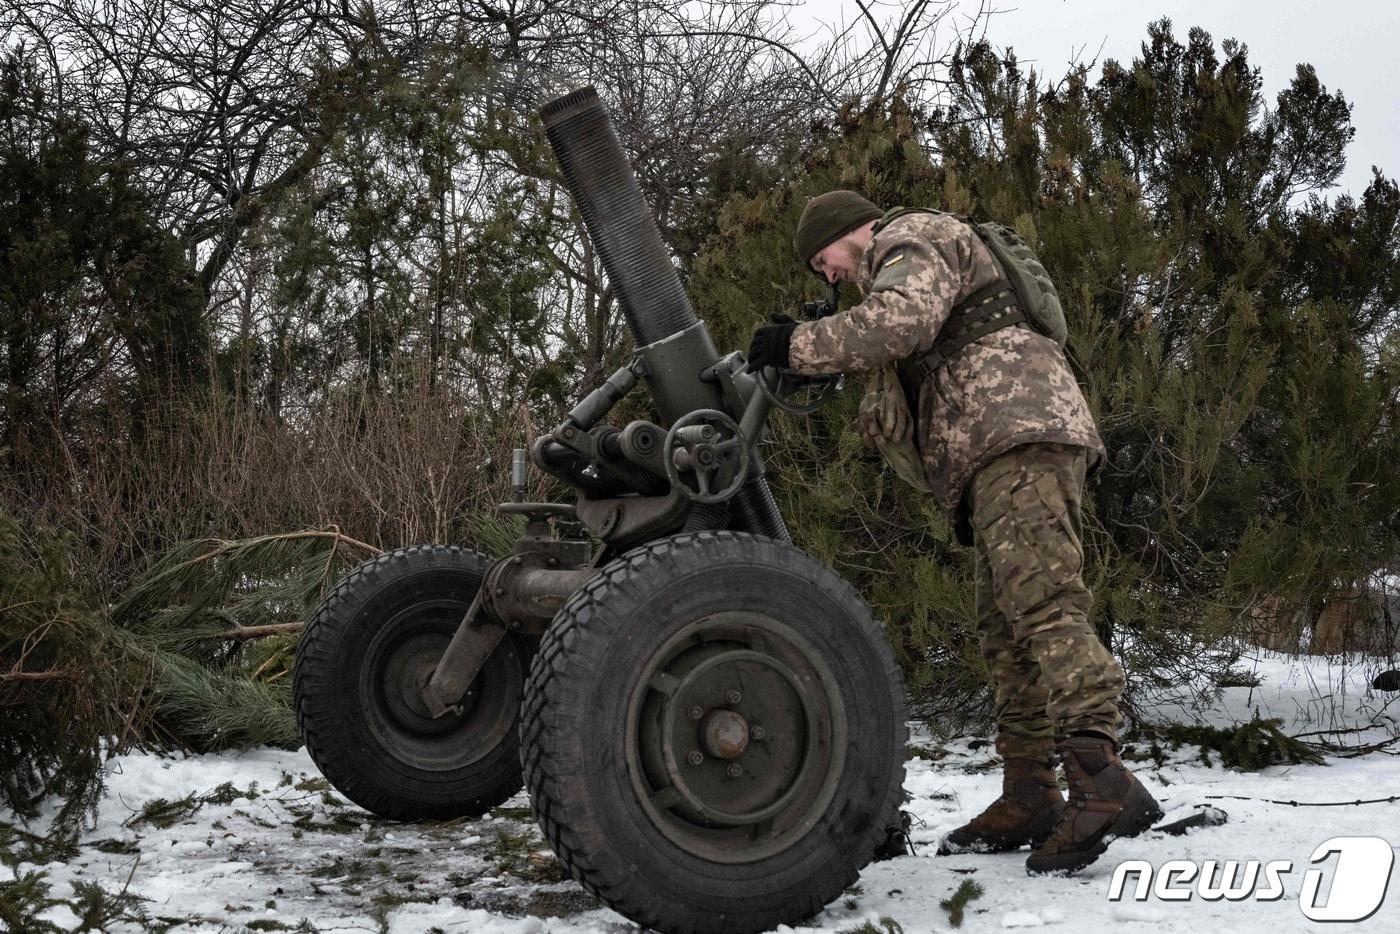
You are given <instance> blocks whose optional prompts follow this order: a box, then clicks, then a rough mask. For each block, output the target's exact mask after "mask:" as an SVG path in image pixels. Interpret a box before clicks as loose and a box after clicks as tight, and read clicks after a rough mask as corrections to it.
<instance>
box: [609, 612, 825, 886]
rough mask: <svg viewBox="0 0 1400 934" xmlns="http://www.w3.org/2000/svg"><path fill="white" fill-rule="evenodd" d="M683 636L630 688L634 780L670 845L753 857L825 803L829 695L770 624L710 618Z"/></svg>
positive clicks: (793, 640)
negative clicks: (639, 681)
mask: <svg viewBox="0 0 1400 934" xmlns="http://www.w3.org/2000/svg"><path fill="white" fill-rule="evenodd" d="M683 633H688V634H684V635H678V636H677V637H673V638H672V639H670V640H668V642H667V644H666V645H665V646H663V647H662V648H661V650H660V651H659V652H657V653H656V654H655V655H654V656H653V662H652V663H651V665H650V666H649V668H648V673H647V674H646V675H645V678H644V681H643V683H642V684H639V685H638V687H637V688H636V695H635V699H634V702H633V705H632V707H633V709H634V710H635V711H636V712H637V716H636V718H635V719H634V720H633V723H634V724H635V728H634V731H632V735H631V737H630V738H629V740H630V741H629V746H630V747H631V749H632V751H634V752H635V755H633V756H629V759H630V760H631V761H632V762H633V763H635V765H634V767H633V773H634V775H633V780H634V784H635V785H636V786H637V787H638V791H639V792H640V793H641V794H642V795H643V797H644V800H645V804H646V807H647V810H648V811H649V813H650V814H651V816H652V819H653V821H654V822H655V823H656V825H657V827H658V828H659V829H660V830H661V831H662V832H663V833H664V834H666V836H667V837H669V838H670V839H671V840H672V841H673V842H676V843H678V844H680V845H681V846H682V847H684V848H685V849H687V850H689V851H691V852H694V853H696V854H697V855H704V856H706V857H707V858H710V859H716V860H719V861H723V862H744V861H748V860H752V859H760V858H762V856H763V855H764V854H765V853H768V852H773V851H775V850H777V849H781V847H782V846H783V845H785V842H786V841H788V840H790V839H792V838H793V837H794V836H796V835H798V834H800V833H802V832H804V831H805V829H806V828H807V827H809V826H810V824H811V822H813V821H815V820H816V817H817V816H818V815H819V813H820V807H821V806H823V803H824V801H826V800H828V799H829V796H830V793H831V790H832V788H833V787H834V786H833V782H834V780H835V779H836V777H837V773H838V772H839V770H840V769H839V765H840V761H841V759H842V757H843V755H844V747H845V742H844V721H843V720H842V717H841V713H840V711H841V704H840V703H839V694H838V690H837V687H836V685H835V683H834V679H832V678H831V677H830V674H829V672H826V671H825V670H824V668H823V667H822V666H819V665H818V664H817V663H815V662H814V661H813V660H812V658H811V657H810V656H809V655H808V654H807V653H806V652H804V651H803V650H802V648H801V647H800V644H799V643H798V638H799V637H797V634H796V633H795V632H793V631H791V630H790V629H789V628H788V627H786V626H784V625H783V624H781V623H779V622H777V621H776V620H773V619H771V618H770V617H766V616H760V615H758V614H749V613H723V614H717V615H716V616H714V617H710V618H708V619H706V620H701V621H699V622H697V623H696V624H693V625H692V627H689V628H688V629H687V630H684V631H683Z"/></svg>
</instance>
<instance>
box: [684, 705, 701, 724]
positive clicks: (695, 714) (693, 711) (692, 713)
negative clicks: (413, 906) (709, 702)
mask: <svg viewBox="0 0 1400 934" xmlns="http://www.w3.org/2000/svg"><path fill="white" fill-rule="evenodd" d="M686 714H687V715H688V716H689V717H690V719H692V720H699V719H700V718H701V717H703V716H705V711H704V710H703V709H702V708H701V707H700V705H699V704H696V705H694V706H693V707H691V708H690V709H689V710H687V711H686Z"/></svg>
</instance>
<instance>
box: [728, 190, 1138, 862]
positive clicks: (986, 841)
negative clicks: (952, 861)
mask: <svg viewBox="0 0 1400 934" xmlns="http://www.w3.org/2000/svg"><path fill="white" fill-rule="evenodd" d="M795 245H796V247H797V253H798V256H799V257H800V258H801V260H802V262H803V263H804V264H807V265H808V266H809V268H811V269H812V270H813V271H814V272H816V273H817V274H818V275H820V276H822V277H823V278H824V279H826V280H827V281H828V282H842V281H854V282H855V283H856V285H857V286H858V287H859V289H860V290H861V293H862V295H864V300H863V301H862V302H861V303H860V304H859V305H856V306H855V307H853V308H850V309H847V310H846V311H843V312H840V313H838V314H835V315H831V316H830V317H827V318H823V319H821V320H819V321H810V322H802V323H797V322H795V321H793V320H792V319H790V318H785V317H783V318H775V319H774V320H775V322H776V323H774V324H770V325H765V326H764V327H761V328H759V329H758V330H757V331H756V332H755V333H754V335H753V340H752V343H751V345H750V347H749V352H748V364H749V367H750V368H757V367H761V366H776V367H786V368H788V369H791V370H793V371H795V372H797V373H803V374H811V375H818V374H827V373H837V372H850V371H861V372H862V373H863V374H864V376H865V382H866V386H867V394H866V396H865V398H864V399H863V400H862V403H861V407H860V416H859V418H860V428H861V430H862V432H863V433H864V434H865V435H866V436H867V437H869V438H871V439H872V440H873V441H874V442H875V443H876V444H877V445H878V446H880V448H881V450H882V451H883V452H885V453H886V455H887V456H891V455H893V454H897V453H899V452H900V451H907V452H908V453H909V457H908V458H906V461H905V462H904V464H903V466H904V468H905V469H904V470H901V475H903V476H906V478H908V479H910V480H911V482H914V483H915V485H917V486H919V488H920V489H923V490H926V491H928V492H931V493H932V494H933V495H934V496H935V497H936V498H937V500H938V502H939V504H940V505H941V507H942V508H943V509H944V510H945V512H946V513H947V514H948V515H949V517H950V518H951V519H952V520H953V521H954V525H955V528H956V529H957V531H958V539H959V541H960V542H961V543H962V544H965V545H972V546H974V547H975V549H976V552H975V553H976V569H977V624H976V629H977V635H978V639H979V642H980V645H981V650H982V654H983V657H984V658H985V659H986V660H987V663H988V665H989V666H990V668H991V671H992V673H993V677H994V688H995V699H996V719H997V739H996V748H997V752H998V753H999V754H1000V755H1001V756H1002V758H1003V767H1002V794H1001V796H1000V797H999V798H997V799H996V801H994V802H993V803H992V804H991V805H990V806H989V807H988V808H987V809H986V810H984V811H983V812H982V813H981V814H979V815H977V816H976V817H975V818H973V819H972V820H971V821H970V822H969V823H967V824H965V825H964V826H962V827H958V828H957V829H956V830H953V831H952V832H950V833H949V834H947V836H945V837H944V839H943V841H942V842H941V844H940V846H939V851H938V852H939V853H940V854H946V853H960V852H969V851H972V852H1000V851H1006V850H1013V849H1017V848H1019V847H1020V846H1022V845H1025V844H1030V845H1031V846H1032V847H1033V848H1034V850H1033V852H1032V853H1031V854H1030V856H1029V857H1028V858H1027V860H1026V868H1027V871H1028V872H1031V873H1043V872H1072V871H1074V870H1077V869H1079V868H1081V867H1083V866H1086V865H1088V864H1089V863H1091V862H1092V861H1093V860H1095V859H1096V858H1097V857H1098V856H1099V854H1100V853H1102V852H1103V851H1104V849H1105V848H1106V847H1107V846H1108V841H1109V840H1111V839H1112V838H1114V837H1119V836H1132V835H1136V834H1138V833H1141V832H1142V831H1143V830H1145V829H1146V828H1148V827H1150V826H1151V824H1152V823H1153V822H1154V821H1155V820H1157V819H1158V818H1159V817H1160V816H1161V814H1162V811H1161V808H1160V807H1158V805H1157V802H1156V801H1155V800H1154V799H1153V797H1152V795H1151V794H1150V793H1149V792H1148V791H1147V789H1146V788H1144V787H1143V786H1142V784H1141V783H1140V782H1138V781H1137V779H1136V778H1134V777H1133V775H1132V773H1131V772H1129V771H1128V770H1127V769H1126V768H1125V767H1124V766H1123V763H1122V761H1121V760H1120V759H1119V757H1118V752H1117V749H1118V744H1117V731H1118V726H1119V721H1120V714H1119V711H1118V700H1119V696H1120V695H1121V693H1122V691H1123V684H1124V682H1123V671H1122V669H1121V668H1120V667H1119V665H1118V663H1117V661H1115V660H1114V658H1113V656H1112V654H1111V653H1110V652H1109V651H1108V650H1107V649H1106V648H1105V647H1104V646H1103V644H1102V643H1101V642H1100V641H1099V639H1098V637H1097V636H1096V635H1095V633H1094V630H1093V629H1092V627H1091V626H1090V625H1089V622H1088V616H1089V608H1090V605H1091V603H1092V599H1093V598H1092V595H1091V594H1090V592H1089V590H1088V588H1087V587H1086V586H1085V584H1084V581H1083V578H1082V576H1081V571H1082V569H1083V559H1084V549H1083V544H1082V536H1081V527H1080V504H1081V502H1082V501H1083V496H1084V477H1085V472H1086V470H1087V469H1088V468H1089V467H1090V466H1091V464H1093V463H1097V461H1098V459H1099V458H1101V457H1102V456H1103V455H1104V448H1103V443H1102V442H1101V441H1100V440H1099V436H1098V432H1097V431H1096V429H1095V427H1094V421H1093V416H1092V415H1091V414H1090V412H1089V407H1088V404H1087V403H1086V402H1085V399H1084V396H1083V394H1082V393H1081V392H1080V390H1079V387H1078V385H1077V384H1076V383H1075V380H1074V376H1073V374H1072V373H1071V372H1070V370H1069V367H1068V364H1067V362H1066V360H1065V356H1064V353H1063V352H1062V350H1061V349H1060V347H1059V345H1058V344H1057V343H1056V341H1054V340H1052V339H1051V338H1049V337H1046V336H1044V335H1043V334H1041V333H1039V332H1037V331H1036V330H1035V329H1034V328H1032V327H1031V326H1030V325H1029V323H1027V321H1026V319H1025V315H1024V314H1020V313H1018V309H1017V307H1016V306H1017V304H1018V301H1017V295H1016V293H1015V292H1014V291H1013V290H1012V288H1011V283H1010V282H1009V281H1007V279H1006V277H1005V275H1004V274H1003V270H1002V268H1001V266H1000V265H999V264H998V261H997V259H996V258H995V256H994V255H993V253H992V251H991V250H990V249H989V248H988V247H987V245H986V244H985V243H984V242H983V241H982V239H981V238H980V237H979V236H978V233H977V231H976V230H975V229H974V228H973V227H972V226H971V225H970V224H968V223H966V222H965V221H963V220H960V219H958V218H956V217H954V216H952V215H949V214H943V213H938V212H929V211H904V210H901V209H895V210H893V211H890V212H883V211H881V210H880V208H878V207H876V206H875V205H874V204H872V203H871V202H870V201H868V200H866V199H865V198H863V197H862V196H860V195H859V194H856V193H855V192H852V191H833V192H828V193H827V194H824V195H821V196H820V197H817V198H813V199H812V200H811V201H809V202H808V204H807V206H806V208H805V210H804V211H803V212H802V217H801V220H800V221H799V222H798V225H797V235H796V241H795ZM993 305H995V306H996V307H995V308H993V307H992V306H993ZM997 315H1000V316H1001V318H1000V319H998V318H997ZM1008 320H1010V321H1015V322H1019V323H1011V324H1008V323H1006V322H1007V321H1008ZM989 321H990V322H991V324H988V323H987V322H989ZM911 412H913V413H914V415H915V416H916V417H912V418H911V417H910V413H911ZM891 461H892V463H894V464H895V465H896V467H897V468H898V467H900V466H901V462H900V460H899V458H897V457H893V456H891ZM910 464H914V465H917V468H921V471H920V474H921V475H911V474H910V473H909V471H908V467H909V466H910ZM1052 752H1057V753H1058V754H1059V760H1060V762H1061V763H1062V764H1063V765H1064V769H1065V774H1066V778H1067V779H1068V785H1069V800H1068V803H1066V801H1065V798H1064V797H1063V795H1062V794H1061V792H1060V788H1059V784H1058V783H1057V781H1056V776H1055V759H1054V757H1053V755H1052Z"/></svg>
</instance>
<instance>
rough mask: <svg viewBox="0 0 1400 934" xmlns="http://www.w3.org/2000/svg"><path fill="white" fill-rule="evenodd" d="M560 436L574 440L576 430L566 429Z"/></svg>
mask: <svg viewBox="0 0 1400 934" xmlns="http://www.w3.org/2000/svg"><path fill="white" fill-rule="evenodd" d="M560 434H562V435H563V436H564V437H566V438H572V437H573V436H574V430H573V429H572V428H565V429H564V430H563V431H561V432H560Z"/></svg>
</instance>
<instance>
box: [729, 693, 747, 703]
mask: <svg viewBox="0 0 1400 934" xmlns="http://www.w3.org/2000/svg"><path fill="white" fill-rule="evenodd" d="M725 696H726V697H727V698H729V703H731V704H737V703H739V701H741V700H743V699H744V695H742V694H740V693H739V692H738V691H730V692H729V693H728V694H726V695H725Z"/></svg>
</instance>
